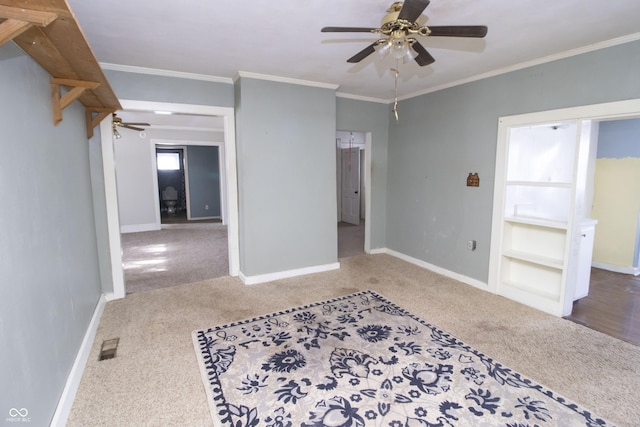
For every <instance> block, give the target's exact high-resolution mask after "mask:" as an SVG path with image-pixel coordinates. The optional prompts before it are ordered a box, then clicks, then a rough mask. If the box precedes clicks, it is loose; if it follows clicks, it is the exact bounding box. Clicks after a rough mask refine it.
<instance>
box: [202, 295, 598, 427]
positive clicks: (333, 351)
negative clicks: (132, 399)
mask: <svg viewBox="0 0 640 427" xmlns="http://www.w3.org/2000/svg"><path fill="white" fill-rule="evenodd" d="M193 341H194V345H195V347H196V353H197V355H198V361H199V364H200V369H201V372H202V377H203V382H204V385H205V389H206V392H207V398H208V400H209V405H210V408H211V414H212V416H213V419H214V424H215V425H217V426H234V427H241V426H267V427H289V426H302V427H312V426H318V427H319V426H341V427H351V426H353V427H357V426H388V427H414V426H416V427H418V426H423V427H428V426H432V427H442V426H509V427H534V426H563V427H566V426H588V427H596V426H606V425H608V424H607V423H606V422H605V421H604V420H602V419H600V418H598V417H596V416H595V415H594V414H592V413H591V412H589V411H587V410H585V409H584V408H581V407H579V406H578V405H576V404H574V403H571V402H569V401H567V400H566V399H564V398H562V397H560V396H558V395H557V394H555V393H554V392H552V391H550V390H548V389H546V388H544V387H543V386H541V385H539V384H536V383H534V382H533V381H531V380H529V379H527V378H525V377H523V376H522V375H520V374H518V373H517V372H514V371H513V370H511V369H509V368H507V367H505V366H503V365H501V364H500V363H498V362H496V361H495V360H493V359H491V358H490V357H487V356H485V355H484V354H482V353H480V352H478V351H477V350H474V349H473V348H471V347H469V346H468V345H465V344H464V343H462V342H461V341H459V340H457V339H456V338H455V337H453V336H451V335H449V334H447V333H445V332H443V331H442V330H440V329H438V328H436V327H434V326H432V325H430V324H428V323H427V322H425V321H424V320H422V319H420V318H418V317H417V316H414V315H412V314H411V313H409V312H408V311H406V310H404V309H402V308H400V307H398V306H397V305H395V304H393V303H391V302H390V301H388V300H386V299H385V298H384V297H382V296H380V295H378V294H376V293H375V292H372V291H364V292H359V293H356V294H353V295H348V296H345V297H341V298H336V299H333V300H330V301H326V302H320V303H315V304H310V305H307V306H304V307H299V308H292V309H289V310H285V311H282V312H278V313H273V314H269V315H265V316H260V317H257V318H255V319H251V320H245V321H241V322H237V323H232V324H229V325H225V326H217V327H214V328H211V329H207V330H200V331H194V332H193Z"/></svg>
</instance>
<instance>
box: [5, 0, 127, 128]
mask: <svg viewBox="0 0 640 427" xmlns="http://www.w3.org/2000/svg"><path fill="white" fill-rule="evenodd" d="M38 17H43V18H42V20H40V21H38V20H37V19H36V18H38ZM30 20H31V21H30ZM32 21H34V22H32ZM0 26H4V27H5V28H7V29H12V28H14V27H15V28H17V27H19V28H17V30H16V31H13V30H11V31H4V35H5V37H0V44H2V43H3V42H7V41H8V40H13V41H14V42H15V43H16V44H17V45H18V46H19V47H20V48H21V49H22V50H23V51H24V52H25V53H27V54H28V55H29V56H31V57H32V58H33V59H34V60H35V61H36V62H37V63H38V64H39V65H40V66H41V67H42V68H44V69H45V70H46V71H47V72H48V73H49V74H50V75H51V77H52V78H53V79H52V81H51V82H50V84H51V96H52V104H53V106H54V111H53V113H54V123H55V124H57V123H58V122H59V121H60V120H62V109H64V107H65V106H66V105H68V104H69V103H70V102H72V101H73V100H75V99H78V100H79V101H80V102H81V103H82V104H83V105H84V106H85V108H86V111H87V136H88V137H89V138H90V137H91V136H92V135H93V127H94V126H95V125H97V123H98V122H99V121H100V120H102V118H104V117H105V116H107V115H108V114H110V113H111V112H114V111H116V110H120V109H122V107H121V106H120V102H119V101H118V98H117V97H116V95H115V93H114V92H113V89H112V88H111V86H110V85H109V82H108V81H107V78H106V76H105V75H104V73H103V71H102V68H101V67H100V65H99V64H98V61H97V59H96V57H95V56H94V54H93V51H92V50H91V47H90V46H89V43H88V42H87V40H86V38H85V36H84V33H83V32H82V30H81V29H80V26H79V25H78V23H77V22H76V20H75V17H74V15H73V12H72V11H71V9H70V8H69V5H68V4H67V2H66V1H65V0H0ZM2 34H3V31H2V30H1V29H0V35H2ZM61 86H65V87H69V88H70V90H69V91H68V92H67V93H65V94H64V95H61V90H60V87H61ZM68 94H71V96H67V95H68ZM65 97H66V98H65ZM61 101H62V102H61ZM94 114H97V117H96V116H94Z"/></svg>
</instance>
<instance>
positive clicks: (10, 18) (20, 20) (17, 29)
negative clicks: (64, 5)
mask: <svg viewBox="0 0 640 427" xmlns="http://www.w3.org/2000/svg"><path fill="white" fill-rule="evenodd" d="M57 17H58V15H56V14H55V13H53V12H43V11H39V10H30V9H23V8H21V7H11V6H5V5H0V19H5V21H4V22H0V46H2V45H3V44H5V43H7V42H8V41H11V40H13V39H14V38H15V37H18V36H19V35H20V34H22V33H23V32H25V31H27V30H28V29H29V28H31V27H32V26H33V25H36V26H38V27H44V26H47V25H49V24H50V23H51V22H53V21H54V20H55V19H56V18H57Z"/></svg>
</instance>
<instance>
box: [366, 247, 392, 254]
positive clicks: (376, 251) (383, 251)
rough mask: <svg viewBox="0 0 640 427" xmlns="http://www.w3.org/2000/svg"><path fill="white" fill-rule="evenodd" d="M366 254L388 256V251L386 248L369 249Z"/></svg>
mask: <svg viewBox="0 0 640 427" xmlns="http://www.w3.org/2000/svg"><path fill="white" fill-rule="evenodd" d="M367 253H368V254H371V255H375V254H388V253H389V250H388V249H387V248H376V249H371V250H370V251H369V252H367Z"/></svg>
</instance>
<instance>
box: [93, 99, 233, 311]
mask: <svg viewBox="0 0 640 427" xmlns="http://www.w3.org/2000/svg"><path fill="white" fill-rule="evenodd" d="M120 104H121V105H122V108H123V109H125V110H132V111H155V110H162V111H171V112H174V113H183V114H199V115H210V116H220V117H223V118H224V164H225V171H226V177H225V181H224V184H225V187H226V197H225V198H223V200H222V203H223V204H226V206H224V205H223V209H224V212H225V213H226V224H227V234H228V246H229V275H230V276H238V274H239V271H240V248H239V235H238V226H239V220H238V176H237V162H236V136H235V111H234V109H233V108H230V107H216V106H208V105H192V104H175V103H166V102H154V101H139V100H120ZM107 122H108V120H104V121H103V122H102V123H101V128H100V130H101V138H102V146H103V168H104V174H105V192H106V199H107V202H106V203H107V221H108V223H109V224H110V225H109V227H108V232H109V250H110V253H111V255H112V259H111V264H112V277H113V293H112V296H111V298H112V299H117V298H124V296H125V294H126V292H125V288H124V286H125V284H124V272H123V270H122V253H121V252H122V247H121V243H120V229H119V227H118V228H117V229H115V228H114V225H115V224H119V219H118V199H117V192H116V190H115V183H113V185H112V184H111V181H112V180H111V179H109V180H107V178H108V176H107V175H109V177H110V176H111V174H112V175H113V180H115V161H114V158H113V154H111V155H108V153H107V155H106V156H105V151H111V153H112V147H113V136H112V132H111V123H107ZM152 146H153V147H154V153H155V146H154V145H153V144H152ZM110 147H111V150H109V148H110ZM221 155H222V151H221ZM154 156H155V154H154ZM112 171H113V173H112ZM156 193H157V192H156ZM224 215H225V214H224V213H223V218H224ZM116 234H117V236H116Z"/></svg>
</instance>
